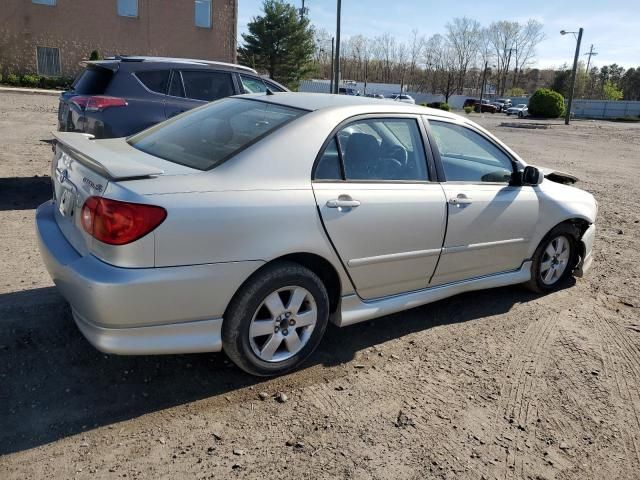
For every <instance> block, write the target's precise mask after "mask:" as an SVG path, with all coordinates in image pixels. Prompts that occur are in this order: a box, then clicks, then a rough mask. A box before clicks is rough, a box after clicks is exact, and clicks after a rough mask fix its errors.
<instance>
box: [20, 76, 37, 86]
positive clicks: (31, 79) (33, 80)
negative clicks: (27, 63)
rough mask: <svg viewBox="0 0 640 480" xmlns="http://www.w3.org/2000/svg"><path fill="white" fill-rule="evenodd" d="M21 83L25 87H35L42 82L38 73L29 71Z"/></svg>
mask: <svg viewBox="0 0 640 480" xmlns="http://www.w3.org/2000/svg"><path fill="white" fill-rule="evenodd" d="M20 83H21V84H22V86H24V87H30V88H35V87H37V86H38V85H39V84H40V77H39V76H38V75H33V74H31V73H27V74H25V75H23V76H22V78H21V79H20Z"/></svg>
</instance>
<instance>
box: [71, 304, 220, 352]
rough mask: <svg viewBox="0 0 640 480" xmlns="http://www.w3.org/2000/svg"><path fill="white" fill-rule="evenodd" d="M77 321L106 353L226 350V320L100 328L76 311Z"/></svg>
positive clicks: (94, 343)
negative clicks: (223, 332)
mask: <svg viewBox="0 0 640 480" xmlns="http://www.w3.org/2000/svg"><path fill="white" fill-rule="evenodd" d="M73 319H74V320H75V322H76V325H77V326H78V329H79V330H80V331H81V332H82V334H83V335H84V336H85V338H86V339H87V340H89V343H91V345H93V346H94V347H95V348H97V349H98V350H100V351H101V352H105V353H114V354H117V355H162V354H173V353H199V352H220V351H221V350H222V318H215V319H212V320H202V321H199V322H186V323H173V324H168V325H156V326H149V327H134V328H104V327H99V326H97V325H94V324H92V323H90V322H87V321H86V320H84V319H83V318H82V317H80V315H79V314H78V313H77V312H76V311H75V310H73Z"/></svg>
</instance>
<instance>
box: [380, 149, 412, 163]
mask: <svg viewBox="0 0 640 480" xmlns="http://www.w3.org/2000/svg"><path fill="white" fill-rule="evenodd" d="M382 156H383V157H388V158H394V159H396V160H397V161H398V162H399V163H400V166H404V165H406V164H407V159H408V157H409V155H408V153H407V149H406V148H404V147H403V146H402V145H389V146H388V147H386V148H385V149H384V151H383V152H382Z"/></svg>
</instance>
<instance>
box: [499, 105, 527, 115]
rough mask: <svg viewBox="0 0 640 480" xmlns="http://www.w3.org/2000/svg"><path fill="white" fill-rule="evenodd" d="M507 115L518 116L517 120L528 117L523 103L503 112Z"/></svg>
mask: <svg viewBox="0 0 640 480" xmlns="http://www.w3.org/2000/svg"><path fill="white" fill-rule="evenodd" d="M505 113H506V114H507V115H518V117H519V118H523V117H526V116H527V115H529V107H528V105H526V104H525V103H520V104H518V105H516V106H515V107H509V108H507V110H506V111H505Z"/></svg>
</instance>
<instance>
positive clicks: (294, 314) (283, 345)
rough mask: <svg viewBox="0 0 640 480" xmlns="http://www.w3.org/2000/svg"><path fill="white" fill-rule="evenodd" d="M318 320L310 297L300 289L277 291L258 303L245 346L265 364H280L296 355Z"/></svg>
mask: <svg viewBox="0 0 640 480" xmlns="http://www.w3.org/2000/svg"><path fill="white" fill-rule="evenodd" d="M317 319H318V308H317V305H316V302H315V300H314V298H313V295H311V293H310V292H309V291H308V290H307V289H306V288H303V287H300V286H288V287H284V288H280V289H278V290H276V291H274V292H272V293H270V294H269V295H267V296H266V298H265V299H264V300H263V301H262V303H261V304H260V306H259V307H258V308H257V310H256V311H255V313H254V315H253V318H252V320H251V324H250V325H249V344H250V345H251V349H252V350H253V353H254V354H255V355H256V356H257V357H258V358H259V359H261V360H264V361H265V362H282V361H284V360H287V359H289V358H291V357H293V356H294V355H295V354H297V353H298V352H300V350H302V349H303V348H304V346H305V345H306V344H307V342H308V341H309V338H311V334H312V332H313V329H314V328H315V326H316V322H317Z"/></svg>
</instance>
